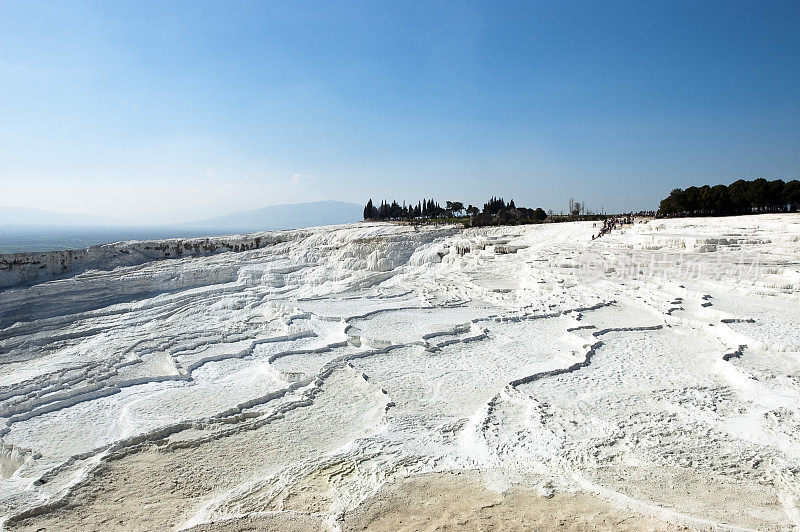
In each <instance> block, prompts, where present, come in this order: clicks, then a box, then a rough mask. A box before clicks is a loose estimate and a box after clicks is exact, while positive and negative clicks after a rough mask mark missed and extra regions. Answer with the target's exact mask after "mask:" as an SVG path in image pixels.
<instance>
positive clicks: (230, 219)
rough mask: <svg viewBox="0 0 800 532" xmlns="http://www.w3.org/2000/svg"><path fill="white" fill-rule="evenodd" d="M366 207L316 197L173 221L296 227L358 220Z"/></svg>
mask: <svg viewBox="0 0 800 532" xmlns="http://www.w3.org/2000/svg"><path fill="white" fill-rule="evenodd" d="M363 214H364V207H363V206H362V205H359V204H357V203H345V202H342V201H333V200H328V201H317V202H313V203H296V204H293V205H270V206H269V207H264V208H262V209H255V210H252V211H241V212H236V213H233V214H228V215H225V216H216V217H214V218H207V219H205V220H197V221H194V222H185V223H181V224H172V225H171V227H175V228H186V229H192V230H193V231H202V230H205V229H208V230H211V231H214V232H220V231H221V232H229V233H251V232H255V231H266V230H271V229H295V228H299V227H314V226H317V225H335V224H345V223H351V222H357V221H359V220H361V218H362V217H363Z"/></svg>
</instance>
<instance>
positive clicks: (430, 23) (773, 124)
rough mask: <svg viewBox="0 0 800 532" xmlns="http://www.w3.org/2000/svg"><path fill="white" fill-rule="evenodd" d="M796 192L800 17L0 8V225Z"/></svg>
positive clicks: (369, 8)
mask: <svg viewBox="0 0 800 532" xmlns="http://www.w3.org/2000/svg"><path fill="white" fill-rule="evenodd" d="M751 177H767V178H778V177H780V178H784V179H788V178H797V177H800V2H798V1H796V0H792V1H787V2H778V1H758V2H732V1H724V2H713V1H704V2H696V1H691V2H642V1H631V2H617V1H612V2H601V1H593V2H477V3H474V2H455V1H454V2H419V3H415V2H364V3H349V2H319V3H302V2H264V1H259V2H198V1H190V2H177V1H171V2H129V3H116V2H111V1H101V2H37V1H20V2H17V1H6V0H0V205H11V206H26V207H38V208H44V209H51V210H57V211H62V212H84V213H93V214H100V215H106V216H117V217H121V218H126V219H128V220H132V221H140V222H156V221H158V222H162V221H177V220H184V219H192V218H202V217H206V216H210V215H214V214H219V213H223V212H227V211H230V210H235V209H242V208H255V207H260V206H264V205H269V204H278V203H294V202H301V201H314V200H322V199H336V200H343V201H354V202H359V203H362V202H365V201H366V200H367V199H368V198H370V197H372V198H376V199H377V198H384V197H386V198H390V199H391V198H397V199H401V200H402V199H407V200H414V201H416V199H418V198H419V197H422V196H426V197H434V198H436V199H438V200H440V201H444V200H447V199H452V200H460V201H463V202H464V203H480V204H482V203H483V201H485V200H486V199H487V198H488V197H489V196H491V195H493V194H497V195H502V196H505V197H506V198H507V199H508V198H511V197H513V198H514V199H515V200H516V202H517V204H519V205H529V206H542V207H544V208H545V209H550V208H552V209H554V210H556V211H559V210H562V209H565V208H566V206H567V203H568V200H569V197H570V196H573V197H575V198H576V199H580V200H586V201H587V203H588V205H589V207H590V208H594V209H600V208H601V207H605V208H606V209H607V210H628V209H647V208H655V207H656V206H657V204H658V200H659V199H660V198H661V197H663V196H664V195H666V194H667V193H668V192H669V190H671V189H672V188H674V187H676V186H687V185H691V184H704V183H709V184H716V183H729V182H731V181H733V180H736V179H738V178H751Z"/></svg>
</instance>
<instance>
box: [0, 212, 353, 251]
mask: <svg viewBox="0 0 800 532" xmlns="http://www.w3.org/2000/svg"><path fill="white" fill-rule="evenodd" d="M363 214H364V212H363V207H362V206H361V205H358V204H356V203H344V202H341V201H318V202H314V203H297V204H294V205H271V206H269V207H264V208H263V209H255V210H252V211H242V212H236V213H233V214H228V215H226V216H217V217H214V218H207V219H204V220H197V221H194V222H184V223H174V224H162V225H157V226H156V225H131V224H130V223H128V222H125V221H122V220H116V219H114V218H109V217H103V216H92V215H87V214H64V213H58V212H52V211H45V210H42V209H28V208H23V207H2V206H0V253H18V252H28V251H52V250H60V249H80V248H85V247H88V246H93V245H96V244H105V243H109V242H119V241H122V240H153V239H161V238H182V237H186V238H189V237H198V236H217V235H226V234H237V233H254V232H257V231H269V230H276V229H298V228H302V227H313V226H318V225H336V224H344V223H350V222H357V221H359V220H360V219H361V218H362V216H363Z"/></svg>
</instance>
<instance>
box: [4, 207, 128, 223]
mask: <svg viewBox="0 0 800 532" xmlns="http://www.w3.org/2000/svg"><path fill="white" fill-rule="evenodd" d="M0 225H25V226H47V227H57V226H63V225H73V226H84V225H130V224H129V223H128V222H125V221H123V220H118V219H115V218H111V217H107V216H94V215H91V214H67V213H63V212H53V211H46V210H44V209H29V208H27V207H3V206H1V205H0Z"/></svg>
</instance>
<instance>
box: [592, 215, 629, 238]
mask: <svg viewBox="0 0 800 532" xmlns="http://www.w3.org/2000/svg"><path fill="white" fill-rule="evenodd" d="M632 223H633V217H631V216H622V217H619V218H606V219H605V220H603V227H602V228H601V229H600V233H599V234H598V235H597V236H595V235H592V240H594V239H596V238H600V237H601V236H603V235H605V234H607V233H610V232H611V231H612V230H614V229H617V228H621V227H622V226H623V225H630V224H632ZM595 227H596V225H595Z"/></svg>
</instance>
